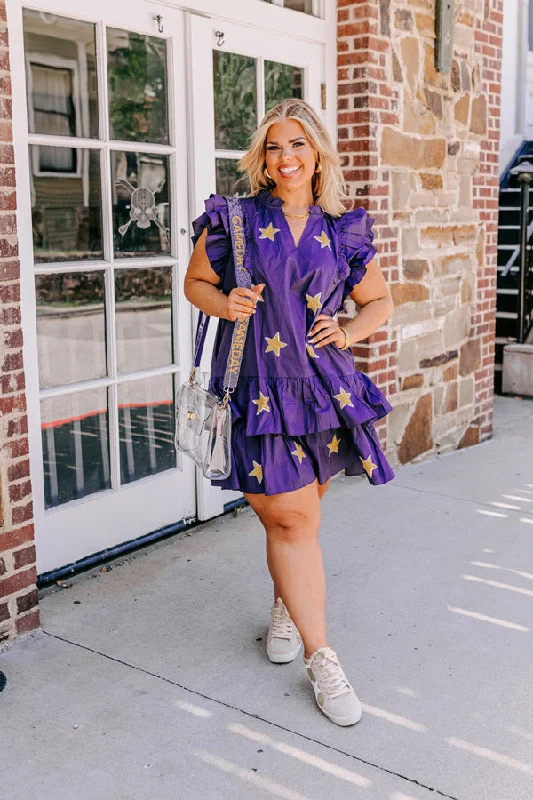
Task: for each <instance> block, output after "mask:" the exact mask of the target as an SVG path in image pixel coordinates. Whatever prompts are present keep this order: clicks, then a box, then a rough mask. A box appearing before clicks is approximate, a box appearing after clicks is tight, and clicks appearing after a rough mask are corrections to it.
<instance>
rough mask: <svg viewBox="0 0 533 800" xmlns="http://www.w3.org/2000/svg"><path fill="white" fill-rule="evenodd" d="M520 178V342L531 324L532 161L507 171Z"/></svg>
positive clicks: (518, 324) (518, 299)
mask: <svg viewBox="0 0 533 800" xmlns="http://www.w3.org/2000/svg"><path fill="white" fill-rule="evenodd" d="M510 174H511V175H515V176H516V177H517V178H518V180H519V182H520V243H519V248H518V252H517V254H516V255H517V256H518V258H519V272H518V295H517V305H516V313H517V321H516V340H517V342H519V343H520V344H522V343H523V342H525V341H526V339H527V338H528V336H529V334H530V332H531V329H532V327H533V276H532V272H531V268H532V256H531V251H532V249H533V240H532V235H533V222H531V223H529V192H530V184H531V182H532V181H533V164H532V163H531V162H530V161H523V162H522V163H520V164H517V166H516V167H514V168H513V169H512V170H511V171H510ZM514 260H515V259H510V261H509V264H508V265H507V266H506V268H505V270H504V273H503V276H502V277H504V276H505V275H506V274H507V273H508V272H509V271H510V270H511V268H512V267H513V266H514Z"/></svg>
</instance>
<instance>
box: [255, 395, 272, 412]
mask: <svg viewBox="0 0 533 800" xmlns="http://www.w3.org/2000/svg"><path fill="white" fill-rule="evenodd" d="M269 402H270V398H269V397H265V395H264V394H261V392H259V397H258V398H257V400H252V403H255V405H256V406H257V413H258V414H260V413H261V411H270V409H269V407H268V404H269Z"/></svg>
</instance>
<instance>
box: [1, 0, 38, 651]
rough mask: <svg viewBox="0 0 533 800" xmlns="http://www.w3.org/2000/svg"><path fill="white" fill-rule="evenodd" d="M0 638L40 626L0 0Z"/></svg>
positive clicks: (7, 83) (5, 41)
mask: <svg viewBox="0 0 533 800" xmlns="http://www.w3.org/2000/svg"><path fill="white" fill-rule="evenodd" d="M0 112H1V113H0V331H1V337H0V642H2V641H5V640H6V639H9V638H11V637H12V636H13V635H14V634H15V633H23V632H25V631H29V630H32V629H33V628H35V627H37V626H38V625H39V611H38V607H37V589H36V586H35V580H36V566H35V546H34V530H33V522H32V519H33V508H32V499H31V482H30V477H29V475H30V464H29V456H28V418H27V416H26V395H25V391H24V389H25V381H24V364H23V356H22V328H21V321H20V269H19V262H18V245H17V228H16V216H15V212H16V191H15V166H14V158H13V147H12V144H11V143H12V129H11V78H10V69H9V48H8V37H7V25H6V11H5V2H3V0H0Z"/></svg>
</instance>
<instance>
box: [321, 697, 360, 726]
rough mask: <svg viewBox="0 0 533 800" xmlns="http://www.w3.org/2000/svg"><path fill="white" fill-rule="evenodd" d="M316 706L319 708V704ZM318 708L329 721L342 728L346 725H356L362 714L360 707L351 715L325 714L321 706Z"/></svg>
mask: <svg viewBox="0 0 533 800" xmlns="http://www.w3.org/2000/svg"><path fill="white" fill-rule="evenodd" d="M317 705H318V703H317ZM318 707H319V708H320V706H318ZM320 710H321V711H322V713H323V714H324V716H325V717H327V718H328V719H329V720H331V722H334V723H335V725H340V726H341V727H343V728H345V727H347V726H348V725H356V724H357V723H358V722H359V720H360V719H361V717H362V716H363V710H362V709H361V711H359V712H358V713H357V714H354V715H353V716H352V717H335V716H334V715H333V714H327V713H326V712H325V711H324V709H323V708H320Z"/></svg>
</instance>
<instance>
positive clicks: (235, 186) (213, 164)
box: [188, 15, 323, 519]
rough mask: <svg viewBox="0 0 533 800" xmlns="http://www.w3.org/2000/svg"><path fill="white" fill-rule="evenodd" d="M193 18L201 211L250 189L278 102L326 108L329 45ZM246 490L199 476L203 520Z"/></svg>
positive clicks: (196, 200) (196, 203)
mask: <svg viewBox="0 0 533 800" xmlns="http://www.w3.org/2000/svg"><path fill="white" fill-rule="evenodd" d="M188 23H189V27H190V29H189V37H190V54H191V56H190V85H191V93H190V95H191V104H190V106H191V115H192V119H191V132H192V133H191V142H192V146H193V152H192V165H193V176H194V177H193V184H194V185H193V187H192V191H193V204H192V205H193V207H192V210H191V213H192V214H193V215H197V214H200V213H201V212H202V211H203V201H204V199H205V198H207V197H209V195H210V194H211V193H212V192H218V193H220V194H225V195H232V194H246V193H247V191H248V186H247V183H246V180H245V179H243V178H242V176H241V175H240V173H239V172H238V170H237V161H238V159H239V158H240V157H241V156H242V155H244V153H245V151H246V150H247V148H248V145H249V142H250V136H251V135H252V133H253V131H254V130H255V128H256V127H257V125H258V123H259V122H260V121H261V119H262V117H263V115H264V114H265V112H266V111H268V110H269V109H270V108H271V107H272V106H274V105H275V104H276V103H278V102H280V101H281V100H284V99H286V98H288V97H302V98H303V99H304V100H307V101H308V102H309V103H310V104H311V105H312V106H313V107H314V108H315V110H316V111H318V112H319V113H322V112H321V107H320V99H321V79H322V62H323V47H322V45H319V44H311V43H309V42H306V41H303V40H299V39H295V38H292V37H289V36H283V35H281V34H277V33H276V34H275V33H272V32H271V31H265V30H257V29H254V28H251V27H246V26H243V25H237V24H232V23H228V22H226V21H219V20H212V19H207V18H205V17H200V16H193V15H191V17H190V18H189V19H188ZM212 335H213V334H212V333H211V337H212ZM206 352H207V353H209V352H210V347H206ZM205 360H206V362H207V358H206V359H205ZM207 368H208V365H207V364H206V365H203V369H204V370H206V369H207ZM239 496H240V495H239V494H237V493H236V492H235V493H234V492H228V491H224V492H222V491H221V490H219V489H213V488H212V487H211V486H210V484H209V483H208V482H207V481H205V480H203V479H202V478H200V479H199V485H198V515H199V517H200V519H208V518H209V517H212V516H214V515H215V514H218V513H220V512H221V511H222V509H223V505H224V503H227V502H229V501H231V500H233V499H236V498H238V497H239Z"/></svg>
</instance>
